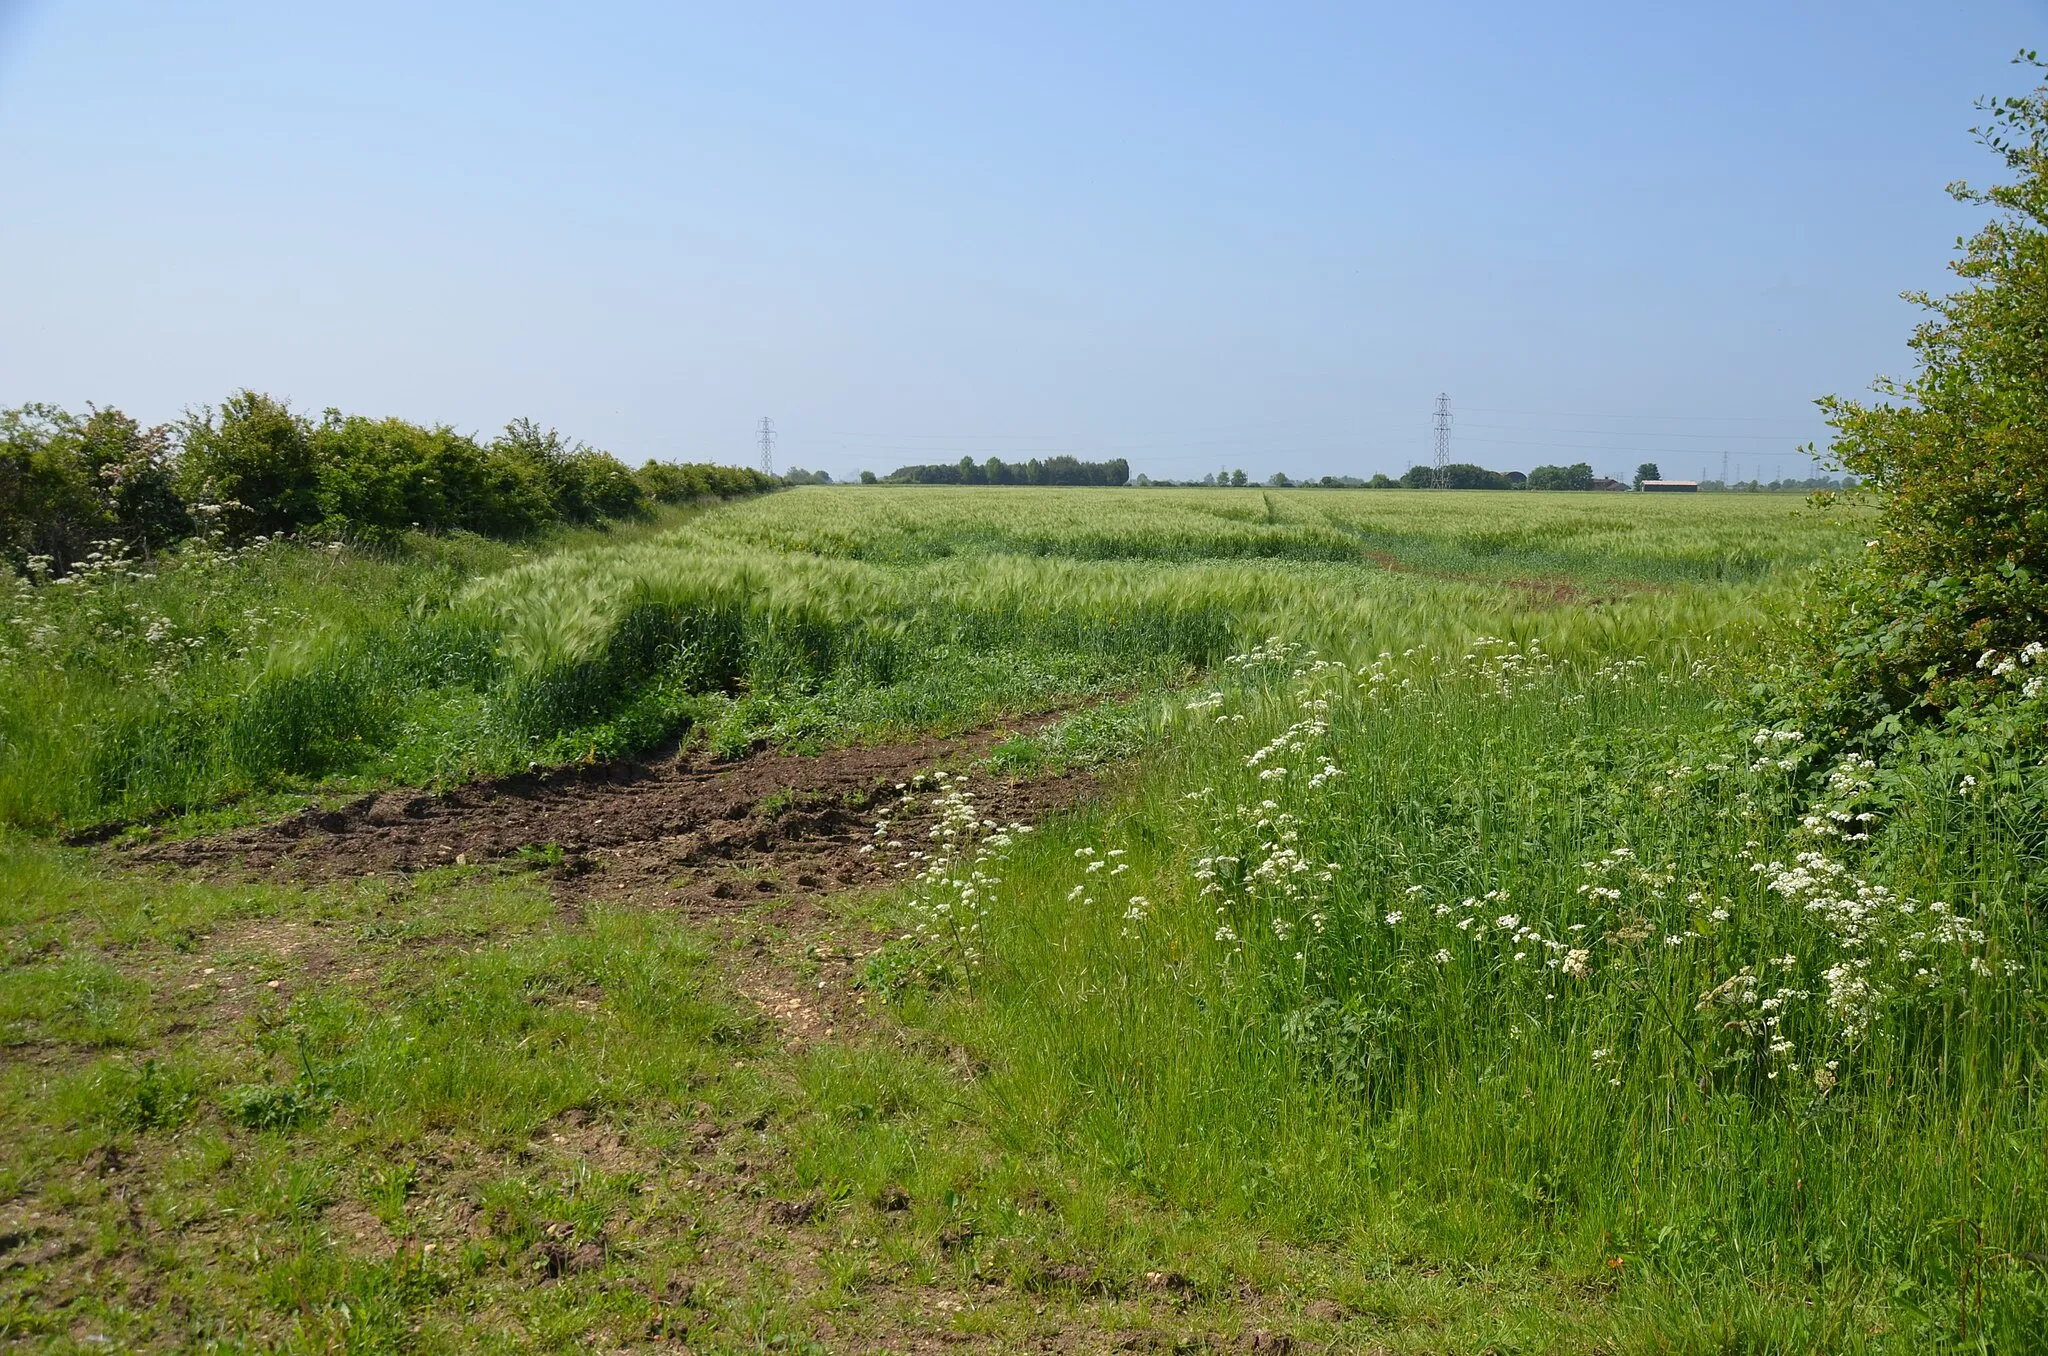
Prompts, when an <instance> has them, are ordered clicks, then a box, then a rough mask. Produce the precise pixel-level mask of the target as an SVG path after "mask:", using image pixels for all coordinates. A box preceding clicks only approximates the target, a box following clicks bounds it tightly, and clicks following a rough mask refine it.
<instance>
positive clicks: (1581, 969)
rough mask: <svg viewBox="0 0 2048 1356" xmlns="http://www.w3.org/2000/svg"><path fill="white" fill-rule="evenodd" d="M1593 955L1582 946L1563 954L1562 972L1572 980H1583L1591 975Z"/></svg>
mask: <svg viewBox="0 0 2048 1356" xmlns="http://www.w3.org/2000/svg"><path fill="white" fill-rule="evenodd" d="M1592 960H1593V953H1592V952H1591V951H1589V950H1587V949H1586V948H1585V947H1583V946H1575V947H1573V948H1572V949H1571V950H1570V951H1568V952H1566V953H1565V957H1564V972H1565V973H1566V974H1567V975H1570V976H1571V977H1572V978H1573V979H1584V978H1586V977H1587V976H1588V975H1590V974H1592V973H1593V966H1592Z"/></svg>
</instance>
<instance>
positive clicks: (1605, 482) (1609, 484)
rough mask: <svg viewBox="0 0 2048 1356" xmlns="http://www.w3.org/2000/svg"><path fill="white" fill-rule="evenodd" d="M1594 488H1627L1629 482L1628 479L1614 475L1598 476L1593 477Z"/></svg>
mask: <svg viewBox="0 0 2048 1356" xmlns="http://www.w3.org/2000/svg"><path fill="white" fill-rule="evenodd" d="M1593 488H1594V489H1596V490H1625V489H1627V488H1628V482H1627V481H1626V480H1616V479H1614V478H1613V477H1612V476H1596V477H1594V479H1593Z"/></svg>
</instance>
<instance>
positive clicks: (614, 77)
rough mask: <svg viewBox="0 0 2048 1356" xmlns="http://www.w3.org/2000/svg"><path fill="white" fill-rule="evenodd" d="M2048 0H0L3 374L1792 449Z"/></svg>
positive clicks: (1325, 453)
mask: <svg viewBox="0 0 2048 1356" xmlns="http://www.w3.org/2000/svg"><path fill="white" fill-rule="evenodd" d="M2044 19H2048V6H2044V4H2043V3H2041V2H2040V0H2031V2H2026V3H2023V2H2022V0H1980V2H1979V3H1971V4H1961V5H1953V6H1951V5H1942V4H1930V3H1926V0H1870V2H1866V3H1847V2H1846V0H1844V2H1843V3H1835V4H1799V3H1788V2H1787V0H1771V2H1770V3H1754V2H1752V0H1723V2H1722V3H1713V4H1683V5H1681V4H1675V3H1655V0H1651V2H1650V3H1645V2H1644V0H1634V2H1633V3H1626V4H1623V3H1611V4H1594V3H1557V4H1545V5H1532V4H1528V3H1525V2H1522V0H1517V2H1516V3H1506V2H1505V0H1501V2H1498V3H1479V2H1478V0H1469V2H1464V0H1453V2H1450V3H1446V2H1444V0H1438V2H1437V3H1431V4H1426V5H1425V4H1415V3H1407V4H1399V5H1395V4H1375V3H1364V2H1362V0H1353V3H1332V4H1285V3H1264V4H1243V5H1216V4H1200V3H1185V2H1183V3H1173V4H1165V3H1161V4H1154V5H1145V4H1101V3H1091V4H1085V5H1065V4H1051V3H1039V4H1030V5H995V4H978V3H966V4H963V3H959V0H952V2H951V3H944V4H938V3H934V4H929V5H923V6H908V5H882V4H867V5H853V4H844V5H771V4H742V5H734V4H720V5H716V6H696V5H684V4H660V3H625V2H624V0H618V2H614V3H606V2H605V0H585V2H584V3H581V4H575V5H570V4H557V5H540V4H531V3H518V2H517V0H492V3H468V2H467V0H442V2H440V3H431V4H422V3H417V2H416V0H415V3H404V4H400V3H386V2H385V0H349V3H346V4H338V3H337V4H327V3H289V4H280V3H277V2H276V0H266V2H264V3H255V2H253V0H252V2H248V3H238V2H235V0H181V2H180V3H175V4H171V3H164V0H125V2H120V0H12V3H10V2H9V0H0V183H4V184H5V189H4V193H5V208H4V210H0V261H4V264H0V267H4V269H5V278H4V291H0V295H4V297H5V305H4V310H0V403H4V404H15V403H18V402H21V401H26V400H50V401H55V402H58V403H61V404H67V405H71V406H74V407H79V406H82V405H83V404H84V403H85V402H87V401H96V402H99V403H101V404H115V405H119V406H121V407H122V408H124V409H126V410H128V411H129V412H130V413H131V414H134V415H136V416H137V417H140V418H144V419H148V420H155V419H162V418H168V417H171V416H172V415H174V414H176V412H177V411H178V410H179V409H180V408H181V407H183V406H186V405H188V404H194V403H199V402H208V401H217V400H218V399H219V398H220V397H221V396H223V395H224V394H226V393H227V392H229V391H230V390H232V389H234V388H236V387H240V386H244V385H246V386H253V387H255V388H257V389H259V390H267V391H270V392H272V393H273V394H277V395H280V396H287V397H289V398H291V399H292V400H293V401H294V402H295V403H296V404H298V405H300V406H302V407H306V408H309V409H312V410H315V411H317V410H318V409H320V408H322V407H324V406H328V405H335V406H340V407H342V408H344V409H346V410H350V411H353V412H360V413H365V414H398V415H403V416H405V417H408V418H412V419H418V420H422V421H430V422H448V423H453V424H455V425H457V426H459V427H462V428H465V429H475V430H480V431H484V432H489V431H492V430H494V429H496V428H497V427H498V426H499V425H502V424H503V423H504V422H505V421H506V420H507V419H509V418H511V417H513V416H515V415H530V416H532V417H534V418H536V419H539V420H541V421H542V422H544V423H549V424H555V425H558V426H560V427H561V428H562V429H563V430H564V431H566V432H571V433H573V434H576V435H578V436H581V437H583V438H585V439H587V440H588V441H590V442H592V443H594V444H597V445H600V446H603V447H606V448H609V449H610V450H612V451H614V452H616V453H618V454H619V455H621V456H623V457H626V458H627V459H629V460H633V461H638V460H641V459H643V458H645V457H649V456H658V457H665V458H678V459H686V460H695V459H709V460H720V461H736V462H748V461H751V460H753V459H754V450H753V430H754V425H755V423H756V421H757V420H758V419H759V417H760V416H762V415H764V414H766V415H771V416H773V417H774V419H775V421H776V424H777V427H778V429H779V430H780V433H781V446H780V449H779V454H778V455H779V461H780V463H781V464H782V465H784V466H787V465H790V464H796V465H801V466H806V467H812V468H820V467H822V468H823V469H826V470H829V471H831V472H832V473H833V474H834V475H838V476H843V475H846V474H849V473H851V472H854V471H856V470H859V469H860V468H863V467H867V468H872V469H875V470H878V471H886V470H888V469H890V468H891V467H893V466H895V465H898V464H901V463H903V462H907V461H919V460H949V461H950V460H957V459H958V458H959V457H960V455H961V454H962V453H963V452H964V453H971V454H972V455H974V456H975V457H976V458H977V459H980V458H983V457H986V456H988V455H990V454H995V455H1000V456H1003V457H1004V458H1005V459H1014V460H1022V459H1024V458H1025V457H1028V456H1031V455H1034V454H1036V455H1049V454H1052V453H1056V452H1072V453H1075V454H1077V455H1081V456H1084V457H1100V456H1124V457H1127V458H1129V459H1130V461H1131V465H1132V469H1133V471H1134V472H1149V473H1150V474H1152V475H1154V476H1175V477H1181V476H1187V475H1191V474H1192V475H1199V474H1201V473H1202V472H1204V471H1207V470H1213V469H1215V468H1217V467H1218V466H1225V465H1227V466H1242V467H1244V468H1245V469H1246V470H1247V471H1248V472H1250V473H1251V474H1252V475H1253V476H1255V477H1264V476H1266V475H1268V474H1270V473H1271V472H1272V471H1275V470H1284V471H1286V472H1288V473H1289V474H1291V475H1295V476H1316V475H1323V474H1370V473H1371V472H1373V471H1376V470H1385V471H1388V472H1392V473H1399V472H1400V471H1401V470H1402V469H1403V468H1404V467H1406V466H1407V465H1409V464H1410V463H1411V462H1414V461H1418V460H1421V461H1427V460H1428V458H1429V456H1430V409H1431V405H1432V402H1433V400H1434V398H1435V396H1436V394H1437V392H1438V391H1445V392H1448V393H1449V394H1450V396H1451V400H1452V404H1453V407H1454V409H1455V411H1456V433H1455V438H1454V450H1453V455H1454V457H1455V458H1456V459H1457V460H1470V461H1477V462H1480V463H1482V464H1486V465H1490V466H1494V467H1497V468H1501V469H1508V468H1514V467H1521V468H1527V467H1529V466H1532V465H1535V464H1539V463H1543V462H1570V461H1574V460H1581V459H1584V460H1590V461H1591V462H1592V463H1593V464H1594V466H1595V468H1596V470H1599V471H1601V472H1606V473H1612V474H1616V475H1625V474H1627V473H1628V472H1629V471H1631V470H1632V469H1633V468H1634V466H1635V464H1636V463H1637V462H1638V461H1641V460H1644V459H1646V458H1647V459H1652V460H1656V461H1657V462H1658V463H1659V465H1660V466H1661V467H1662V469H1663V470H1664V472H1665V473H1666V474H1667V475H1671V476H1681V475H1682V476H1693V475H1698V474H1699V473H1700V472H1701V471H1702V470H1706V471H1708V472H1709V473H1711V474H1713V475H1719V473H1720V462H1721V457H1722V455H1723V454H1724V453H1725V454H1726V455H1727V457H1728V458H1729V465H1730V469H1731V471H1736V470H1738V469H1739V470H1740V471H1741V472H1743V473H1745V474H1748V473H1753V472H1755V471H1757V470H1759V469H1761V470H1763V471H1764V473H1765V474H1766V475H1769V474H1771V473H1773V472H1780V473H1784V474H1792V473H1796V472H1803V470H1804V468H1805V462H1804V461H1803V460H1802V459H1801V458H1799V457H1798V456H1797V455H1795V454H1793V449H1794V448H1795V447H1796V445H1797V444H1798V443H1800V442H1802V441H1804V440H1805V439H1807V438H1811V437H1814V436H1816V435H1819V434H1822V433H1824V429H1823V428H1822V426H1821V425H1820V424H1819V422H1818V420H1817V419H1816V417H1815V415H1814V412H1813V409H1812V405H1811V401H1812V399H1813V397H1815V396H1817V395H1821V394H1823V393H1827V392H1833V391H1839V392H1855V391H1859V390H1862V389H1863V388H1864V387H1866V386H1867V384H1868V382H1869V380H1870V379H1871V378H1872V377H1873V376H1874V375H1876V374H1877V373H1879V372H1882V371H1899V370H1902V369H1903V368H1904V367H1905V365H1906V360H1907V353H1906V349H1905V347H1904V343H1903V340H1904V338H1905V336H1906V333H1907V331H1908V329H1909V327H1910V325H1911V324H1912V321H1913V318H1914V312H1913V311H1912V309H1911V308H1910V307H1908V306H1907V305H1906V304H1905V303H1903V302H1901V301H1900V300H1899V299H1898V295H1897V294H1898V293H1899V292H1900V291H1901V290H1902V289H1905V288H1909V287H1941V286H1943V285H1945V280H1946V278H1947V274H1946V273H1945V271H1944V270H1945V265H1946V262H1947V260H1948V259H1949V257H1950V252H1951V249H1952V246H1953V244H1954V241H1955V239H1956V237H1957V236H1958V235H1959V234H1961V233H1962V232H1963V231H1965V230H1966V229H1968V228H1969V227H1970V226H1971V225H1972V223H1973V221H1974V219H1975V218H1974V217H1973V215H1972V214H1971V213H1970V212H1968V211H1967V210H1965V209H1963V208H1960V207H1958V206H1957V205H1955V204H1953V203H1951V202H1950V201H1949V200H1948V199H1947V198H1946V196H1945V195H1944V194H1943V192H1942V186H1943V185H1944V184H1945V183H1946V182H1948V181H1949V180H1952V179H1956V178H1980V179H1990V178H1993V177H1995V175H1996V173H1997V167H1996V165H1995V163H1994V162H1993V161H1992V160H1991V158H1990V157H1989V156H1988V155H1987V154H1985V153H1984V152H1983V151H1981V150H1980V149H1978V148H1977V147H1976V146H1975V145H1974V144H1973V143H1972V141H1971V139H1970V137H1969V134H1968V129H1969V128H1970V127H1971V126H1973V125H1975V123H1976V122H1977V121H1978V118H1977V115H1976V114H1975V112H1974V110H1973V109H1972V107H1971V102H1972V100H1973V98H1975V97H1976V96H1978V95H1981V94H2003V93H2008V92H2017V91H2019V90H2021V89H2023V88H2025V87H2026V85H2027V83H2028V81H2027V79H2026V73H2025V72H2024V71H2022V70H2019V69H2017V68H2014V67H2012V66H2010V65H2008V64H2007V63H2008V60H2009V59H2010V57H2011V56H2012V54H2013V52H2014V51H2015V50H2016V49H2017V48H2019V47H2022V46H2048V41H2044V39H2048V23H2044Z"/></svg>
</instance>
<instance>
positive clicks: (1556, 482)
mask: <svg viewBox="0 0 2048 1356" xmlns="http://www.w3.org/2000/svg"><path fill="white" fill-rule="evenodd" d="M1529 488H1530V489H1532V490H1590V489H1592V488H1593V468H1592V467H1591V466H1588V465H1587V464H1586V463H1585V462H1582V461H1578V462H1573V463H1572V464H1571V465H1570V466H1539V467H1537V468H1536V469H1535V470H1533V471H1531V472H1529Z"/></svg>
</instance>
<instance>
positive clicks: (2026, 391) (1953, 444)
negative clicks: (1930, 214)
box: [1793, 58, 2048, 745]
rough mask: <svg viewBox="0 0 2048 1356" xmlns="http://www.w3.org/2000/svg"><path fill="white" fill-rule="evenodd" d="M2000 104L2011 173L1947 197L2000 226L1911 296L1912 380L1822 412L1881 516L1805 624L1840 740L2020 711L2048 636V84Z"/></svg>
mask: <svg viewBox="0 0 2048 1356" xmlns="http://www.w3.org/2000/svg"><path fill="white" fill-rule="evenodd" d="M2029 59H2031V58H2029ZM1987 107H1988V109H1989V111H1990V114H1991V122H1990V125H1989V126H1988V127H1986V128H1982V129H1979V131H1978V137H1979V140H1980V141H1981V142H1982V143H1983V144H1984V145H1985V146H1987V147H1988V148H1989V149H1991V150H1992V151H1994V152H1995V153H1997V154H1998V155H1999V156H2000V157H2001V158H2002V159H2003V160H2004V162H2005V164H2006V166H2007V168H2008V169H2010V170H2012V171H2014V172H2015V177H2014V180H2013V182H2011V183H2008V184H2002V185H1999V186H1997V187H1993V188H1989V189H1981V190H1980V189H1975V188H1971V187H1970V186H1968V185H1966V184H1956V185H1953V186H1951V189H1950V192H1951V193H1952V194H1953V195H1954V196H1955V197H1956V198H1957V199H1958V200H1959V201H1962V202H1966V203H1971V204H1977V205H1982V206H1986V207H1989V208H1992V209H1993V210H1994V212H1995V213H1996V215H1995V217H1994V219H1993V220H1992V221H1990V222H1989V223H1987V224H1986V225H1985V226H1984V227H1983V228H1982V229H1980V230H1979V231H1978V232H1977V233H1976V234H1975V235H1973V236H1971V237H1970V238H1969V239H1968V240H1967V241H1966V242H1965V243H1964V244H1963V246H1962V252H1961V257H1960V258H1958V259H1957V260H1956V261H1955V263H1954V264H1953V265H1952V266H1951V267H1952V268H1953V269H1954V271H1955V273H1956V275H1957V276H1958V277H1960V278H1962V279H1963V280H1964V283H1965V286H1964V287H1963V288H1962V289H1961V290H1959V291H1957V292H1954V293H1952V294H1950V295H1947V296H1942V297H1933V296H1929V295H1927V294H1925V293H1912V294H1909V296H1910V297H1911V299H1913V300H1915V301H1917V302H1918V303H1919V304H1920V305H1921V306H1922V307H1924V308H1925V309H1926V310H1927V311H1928V312H1929V316H1928V319H1926V320H1925V321H1924V322H1922V323H1921V325H1920V326H1919V327H1918V328H1917V329H1916V330H1915V331H1914V334H1913V337H1912V340H1911V346H1912V349H1913V353H1914V357H1915V359H1916V361H1917V371H1916V372H1915V373H1914V375H1913V376H1912V377H1910V378H1907V379H1904V380H1883V381H1879V382H1878V383H1876V386H1875V389H1876V391H1877V393H1878V395H1879V396H1880V397H1881V398H1880V400H1879V401H1878V402H1876V403H1875V404H1870V405H1866V404H1863V403H1860V402H1857V401H1852V400H1845V399H1839V398H1830V399H1828V400H1825V401H1823V402H1822V405H1823V407H1824V408H1825V409H1826V410H1827V413H1828V418H1829V422H1830V423H1832V424H1833V425H1834V427H1835V429H1836V430H1837V434H1836V438H1835V440H1834V443H1833V447H1832V449H1831V450H1832V452H1833V455H1834V457H1835V458H1836V459H1837V460H1838V461H1839V462H1840V463H1841V464H1842V466H1843V467H1844V468H1846V469H1847V470H1850V471H1854V472H1856V473H1857V474H1858V475H1860V476H1862V477H1864V478H1865V483H1866V485H1867V486H1868V487H1869V488H1870V489H1872V490H1874V491H1875V492H1876V495H1877V498H1878V505H1879V507H1878V514H1879V530H1878V532H1877V534H1876V536H1875V538H1874V540H1872V542H1871V543H1870V545H1869V547H1868V549H1867V550H1866V551H1865V552H1864V553H1863V556H1862V558H1861V560H1860V561H1858V562H1857V563H1856V564H1854V565H1853V566H1850V567H1848V568H1845V569H1843V570H1841V571H1839V572H1838V573H1837V574H1836V575H1835V576H1834V577H1833V578H1832V579H1831V581H1830V582H1829V585H1828V587H1827V589H1826V590H1825V593H1824V596H1823V597H1822V598H1821V600H1820V605H1819V606H1818V607H1817V608H1816V610H1815V612H1814V614H1813V616H1812V617H1811V619H1810V620H1809V622H1808V624H1807V625H1806V627H1805V629H1804V638H1805V641H1806V645H1805V651H1804V655H1803V657H1802V663H1801V667H1800V674H1799V679H1798V682H1797V684H1796V685H1795V692H1794V696H1793V705H1794V706H1795V707H1796V708H1798V709H1800V711H1801V713H1802V714H1803V715H1804V716H1805V717H1806V718H1808V719H1810V720H1813V721H1814V722H1816V723H1817V724H1818V725H1819V726H1820V727H1821V728H1823V729H1826V730H1827V731H1829V732H1830V734H1831V736H1832V737H1833V738H1835V739H1837V740H1840V741H1844V742H1855V741H1864V740H1873V741H1876V742H1877V744H1879V745H1888V744H1890V743H1891V742H1893V741H1896V740H1898V739H1899V738H1901V737H1903V736H1905V735H1907V734H1909V733H1910V732H1911V731H1912V730H1913V729H1914V728H1915V727H1917V726H1921V725H1924V724H1926V723H1927V722H1928V721H1929V720H1930V719H1934V718H1942V719H1956V720H1962V721H1964V722H1965V723H1968V722H1969V716H1968V713H1970V712H1972V711H1974V710H1976V709H1977V708H1979V707H1982V706H1984V705H1985V704H1986V703H1990V704H1994V705H1996V704H1999V703H2001V702H2004V701H2006V700H2007V699H2008V698H2011V699H2015V700H2017V699H2022V698H2021V697H2020V694H2021V693H2023V692H2024V690H2025V689H2026V687H2027V686H2028V685H2029V684H2033V679H2032V678H2031V677H2030V674H2029V672H2028V670H2029V669H2030V668H2031V665H2032V663H2033V661H2034V660H2035V659H2036V658H2038V657H2039V656H2040V653H2041V652H2040V651H2037V650H2030V649H2028V647H2029V646H2030V645H2034V644H2037V643H2039V642H2041V641H2043V640H2048V502H2044V501H2043V499H2042V487H2043V486H2044V485H2048V369H2044V368H2043V367H2042V364H2041V360H2040V335H2041V333H2042V332H2043V330H2044V328H2048V89H2037V90H2035V91H2034V92H2033V93H2031V94H2029V95H2026V96H2024V97H2018V98H2010V99H2005V100H2001V101H1996V102H1993V103H1991V104H1989V105H1988V106H1987ZM2033 686H2034V689H2035V690H2036V691H2038V690H2039V685H2038V684H2033ZM1980 733H1981V731H1980ZM2027 737H2029V738H2038V733H2034V734H2029V735H2028V736H2027Z"/></svg>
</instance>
